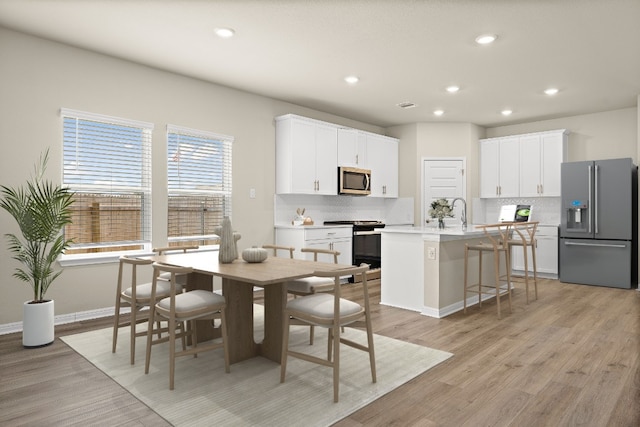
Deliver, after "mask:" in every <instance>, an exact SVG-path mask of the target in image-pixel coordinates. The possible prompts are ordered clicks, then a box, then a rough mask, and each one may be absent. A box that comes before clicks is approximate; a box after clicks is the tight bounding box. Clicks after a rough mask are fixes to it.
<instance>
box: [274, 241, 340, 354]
mask: <svg viewBox="0 0 640 427" xmlns="http://www.w3.org/2000/svg"><path fill="white" fill-rule="evenodd" d="M300 252H302V253H312V254H313V260H314V261H318V255H321V256H324V257H327V256H330V257H332V258H333V263H334V264H337V263H338V256H339V255H340V252H338V251H334V250H331V249H323V248H302V249H300ZM285 286H286V288H287V293H289V294H291V295H293V296H294V298H296V297H299V296H305V295H312V294H315V293H317V292H329V291H331V290H332V289H333V286H334V283H333V278H332V277H318V276H311V277H305V278H302V279H295V280H291V281H289V282H287V283H286V284H285ZM313 335H314V327H313V325H311V327H310V330H309V345H313Z"/></svg>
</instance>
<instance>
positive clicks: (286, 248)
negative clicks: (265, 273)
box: [262, 245, 296, 258]
mask: <svg viewBox="0 0 640 427" xmlns="http://www.w3.org/2000/svg"><path fill="white" fill-rule="evenodd" d="M262 247H263V248H265V249H271V250H273V256H275V257H277V256H278V251H285V252H289V258H293V252H294V251H295V250H296V248H294V247H293V246H282V245H262Z"/></svg>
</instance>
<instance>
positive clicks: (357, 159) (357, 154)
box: [356, 154, 359, 165]
mask: <svg viewBox="0 0 640 427" xmlns="http://www.w3.org/2000/svg"><path fill="white" fill-rule="evenodd" d="M358 156H359V155H358V154H356V165H357V164H358V160H359V159H358Z"/></svg>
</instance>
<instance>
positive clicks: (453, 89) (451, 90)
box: [447, 85, 460, 93]
mask: <svg viewBox="0 0 640 427" xmlns="http://www.w3.org/2000/svg"><path fill="white" fill-rule="evenodd" d="M459 90H460V86H456V85H451V86H448V87H447V92H449V93H456V92H457V91H459Z"/></svg>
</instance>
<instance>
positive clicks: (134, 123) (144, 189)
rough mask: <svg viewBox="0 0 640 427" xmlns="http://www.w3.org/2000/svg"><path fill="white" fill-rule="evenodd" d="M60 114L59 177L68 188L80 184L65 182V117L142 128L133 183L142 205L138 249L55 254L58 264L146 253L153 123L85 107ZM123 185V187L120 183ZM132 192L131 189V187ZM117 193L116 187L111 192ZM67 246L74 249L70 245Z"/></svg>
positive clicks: (149, 245)
mask: <svg viewBox="0 0 640 427" xmlns="http://www.w3.org/2000/svg"><path fill="white" fill-rule="evenodd" d="M60 117H61V124H62V138H61V145H62V164H61V174H62V177H61V181H62V183H63V185H64V186H66V187H69V188H70V189H71V190H72V191H74V190H75V188H79V187H81V186H82V185H79V186H76V187H74V186H73V185H69V183H67V182H65V171H64V167H65V153H64V145H65V135H64V131H65V120H66V119H67V118H71V119H76V120H86V121H94V122H98V123H104V124H110V125H116V126H124V127H133V128H139V129H140V130H141V131H142V135H143V137H142V150H141V156H142V160H143V164H142V165H141V169H140V173H141V180H142V182H141V184H142V185H141V186H140V187H134V188H135V190H138V192H139V193H140V194H141V197H142V206H141V212H140V213H141V215H142V218H141V221H142V222H141V232H142V238H141V239H140V240H139V241H138V240H136V241H135V242H136V243H139V245H140V246H142V248H141V249H133V250H118V251H108V250H107V251H105V252H92V253H82V254H63V255H61V256H60V258H59V260H58V261H59V262H60V264H61V265H62V266H63V267H64V266H71V265H82V264H99V263H108V262H113V261H115V260H117V259H118V258H119V257H120V256H122V255H125V254H126V255H134V256H140V255H148V254H151V253H152V251H151V249H152V236H153V233H152V207H153V205H152V198H153V188H152V185H153V182H152V181H153V176H152V147H153V143H152V139H153V129H154V124H153V123H149V122H143V121H139V120H131V119H125V118H120V117H114V116H108V115H104V114H97V113H91V112H85V111H78V110H72V109H68V108H61V109H60ZM99 187H100V186H99V185H95V187H94V188H95V190H96V194H100V188H99ZM86 188H87V189H91V186H87V187H86ZM121 188H124V187H121ZM133 193H135V191H133ZM114 194H117V191H116V192H114ZM122 243H123V242H122V241H120V242H115V241H114V242H103V243H98V244H96V245H93V244H81V245H79V246H77V248H81V249H84V248H90V247H96V246H97V247H102V248H108V247H110V246H111V247H114V246H115V247H117V246H123V245H122ZM70 249H74V248H73V247H71V248H70Z"/></svg>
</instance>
